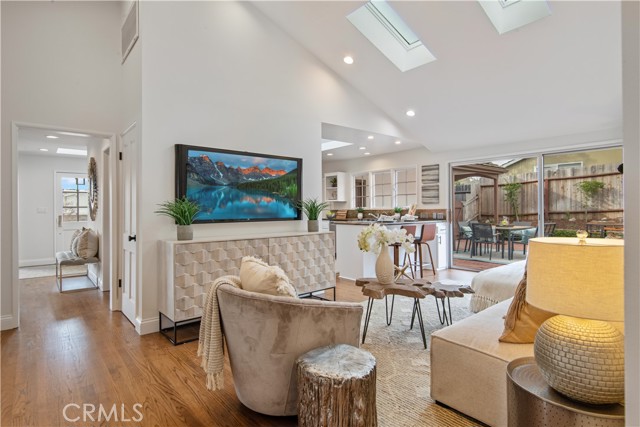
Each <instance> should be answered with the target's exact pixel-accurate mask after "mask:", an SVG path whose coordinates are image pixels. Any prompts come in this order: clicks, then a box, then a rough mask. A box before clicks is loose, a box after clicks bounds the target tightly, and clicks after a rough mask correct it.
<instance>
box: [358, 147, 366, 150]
mask: <svg viewBox="0 0 640 427" xmlns="http://www.w3.org/2000/svg"><path fill="white" fill-rule="evenodd" d="M359 149H360V150H366V149H367V147H360V148H359Z"/></svg>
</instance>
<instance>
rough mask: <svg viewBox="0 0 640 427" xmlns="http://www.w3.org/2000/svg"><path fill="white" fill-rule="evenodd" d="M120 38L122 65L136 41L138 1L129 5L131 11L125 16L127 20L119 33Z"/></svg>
mask: <svg viewBox="0 0 640 427" xmlns="http://www.w3.org/2000/svg"><path fill="white" fill-rule="evenodd" d="M120 35H121V37H122V63H123V64H124V61H125V60H126V59H127V56H128V55H129V52H131V49H133V46H134V45H135V44H136V40H138V1H137V0H135V1H133V2H132V4H131V9H129V13H128V14H127V18H126V19H125V20H124V24H122V30H121V33H120Z"/></svg>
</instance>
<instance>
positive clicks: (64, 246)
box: [55, 172, 89, 252]
mask: <svg viewBox="0 0 640 427" xmlns="http://www.w3.org/2000/svg"><path fill="white" fill-rule="evenodd" d="M55 182H56V196H55V204H56V207H55V215H56V218H55V220H56V237H55V245H56V252H61V251H68V250H69V249H70V246H71V236H72V235H73V233H74V231H76V230H78V229H80V228H82V227H85V226H86V225H87V221H88V219H89V198H88V190H89V180H88V179H87V174H86V173H84V174H83V173H74V172H56V178H55Z"/></svg>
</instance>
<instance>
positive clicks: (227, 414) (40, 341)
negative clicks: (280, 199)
mask: <svg viewBox="0 0 640 427" xmlns="http://www.w3.org/2000/svg"><path fill="white" fill-rule="evenodd" d="M425 273H427V272H426V271H425ZM472 276H473V273H470V272H466V271H460V270H448V271H443V272H438V275H437V277H438V278H449V279H458V280H465V281H470V280H471V277H472ZM425 277H427V278H429V277H433V275H432V274H431V273H430V272H428V274H425ZM20 285H21V313H20V318H21V327H20V329H19V330H10V331H3V332H2V334H1V345H2V370H1V386H2V391H1V396H2V418H1V421H2V423H1V424H2V426H5V427H6V426H20V427H23V426H39V427H45V426H62V425H65V426H74V425H77V426H87V425H92V426H93V425H104V426H127V425H131V426H133V425H135V426H234V427H235V426H283V427H286V426H295V425H297V419H296V417H269V416H264V415H261V414H257V413H255V412H253V411H251V410H249V409H247V408H245V407H244V406H243V405H242V404H241V403H240V402H239V401H238V399H237V398H236V394H235V390H234V388H233V380H232V377H231V372H230V369H229V363H228V360H227V361H226V363H225V373H224V375H225V388H224V389H223V390H221V391H218V392H210V391H208V390H207V389H206V387H205V375H204V373H203V371H202V369H201V368H200V360H199V358H198V357H197V356H196V352H197V345H198V344H197V342H191V343H187V344H183V345H178V346H173V345H171V344H170V343H169V341H168V340H167V339H166V338H164V337H163V336H161V335H160V334H158V333H156V334H149V335H144V336H139V335H138V334H137V333H136V332H135V330H134V328H133V326H132V325H131V323H129V322H128V321H127V319H126V318H125V317H124V316H123V315H122V314H121V313H120V312H111V311H109V309H108V305H109V304H108V297H109V294H108V293H102V292H100V291H97V290H93V291H85V292H78V293H68V294H60V293H58V292H57V289H56V286H55V282H54V278H53V277H47V278H36V279H24V280H21V281H20ZM326 296H327V297H329V298H332V297H333V295H332V294H331V291H329V292H328V295H326ZM337 299H338V300H341V301H363V300H364V297H363V296H362V293H361V291H360V288H358V287H356V286H355V285H354V284H353V282H351V281H348V280H338V285H337ZM136 404H139V405H140V406H136V407H135V408H134V405H136ZM67 405H71V406H68V407H67V412H66V415H67V416H68V417H69V418H71V420H65V418H64V415H63V411H64V408H65V406H67ZM73 405H78V406H73ZM83 405H94V406H95V407H96V412H94V413H93V414H92V415H93V416H94V418H95V422H94V421H92V420H91V419H90V418H89V419H83V418H80V419H77V417H82V411H81V410H80V409H78V408H82V407H83ZM100 405H102V406H103V407H104V408H105V409H106V411H107V412H109V411H111V409H112V408H113V406H114V405H116V408H117V413H118V417H119V418H118V420H115V418H114V417H113V416H112V417H111V421H110V422H99V421H98V419H97V416H98V409H97V408H99V406H100ZM87 408H88V409H89V410H90V409H91V406H89V407H87ZM134 409H138V411H139V412H140V413H141V415H142V417H143V418H142V420H140V421H139V422H138V419H139V417H140V415H139V414H138V412H136V411H135V410H134ZM123 410H124V419H123V417H122V411H123ZM112 415H113V414H112ZM103 418H104V417H103ZM132 419H133V420H132ZM134 420H135V421H136V422H134Z"/></svg>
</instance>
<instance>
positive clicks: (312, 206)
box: [298, 199, 329, 232]
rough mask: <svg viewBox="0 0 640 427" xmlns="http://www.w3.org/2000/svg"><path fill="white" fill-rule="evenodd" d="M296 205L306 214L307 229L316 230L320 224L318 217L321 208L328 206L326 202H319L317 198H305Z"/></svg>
mask: <svg viewBox="0 0 640 427" xmlns="http://www.w3.org/2000/svg"><path fill="white" fill-rule="evenodd" d="M298 207H299V208H300V209H302V212H303V213H304V214H305V215H306V216H307V219H308V220H309V221H308V222H307V231H310V232H311V231H318V230H319V229H320V225H319V223H318V218H319V217H320V214H321V213H322V211H323V210H325V209H326V208H328V207H329V203H327V202H319V201H318V199H305V200H300V201H299V202H298Z"/></svg>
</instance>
